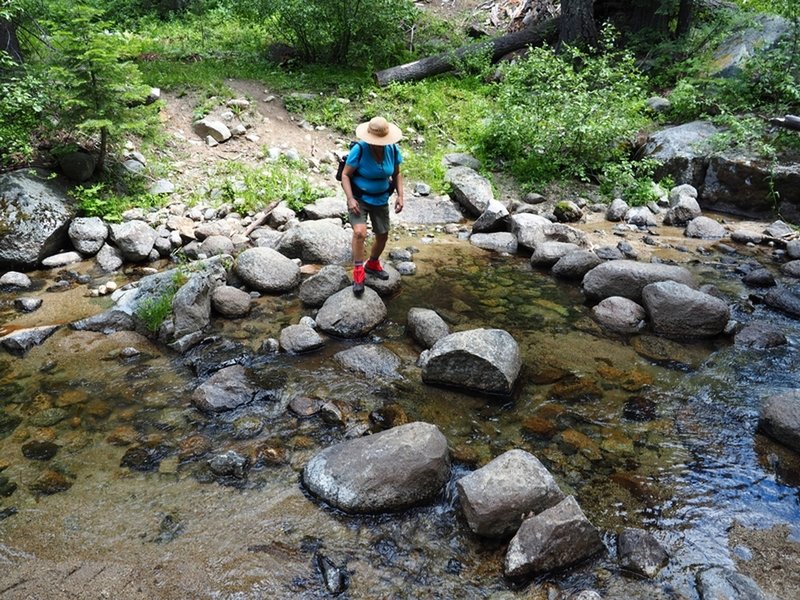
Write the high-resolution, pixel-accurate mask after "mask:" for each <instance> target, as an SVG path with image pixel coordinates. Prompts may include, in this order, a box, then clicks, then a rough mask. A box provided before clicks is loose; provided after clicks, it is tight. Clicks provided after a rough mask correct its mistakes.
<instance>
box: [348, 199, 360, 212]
mask: <svg viewBox="0 0 800 600" xmlns="http://www.w3.org/2000/svg"><path fill="white" fill-rule="evenodd" d="M347 210H349V211H350V212H351V213H353V214H354V215H360V214H361V209H360V208H359V206H358V200H356V199H355V198H350V200H348V201H347Z"/></svg>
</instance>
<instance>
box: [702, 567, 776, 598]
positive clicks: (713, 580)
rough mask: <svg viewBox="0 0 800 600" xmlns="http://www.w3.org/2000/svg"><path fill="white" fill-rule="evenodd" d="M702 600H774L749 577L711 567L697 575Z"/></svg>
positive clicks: (725, 569)
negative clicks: (721, 599)
mask: <svg viewBox="0 0 800 600" xmlns="http://www.w3.org/2000/svg"><path fill="white" fill-rule="evenodd" d="M697 590H698V592H700V600H718V599H720V598H723V599H724V600H774V599H773V598H771V597H770V596H767V595H766V594H765V593H764V592H763V591H762V590H761V588H760V587H758V584H757V583H756V582H755V581H753V580H752V579H750V578H749V577H747V576H745V575H742V574H741V573H737V572H736V571H734V570H733V569H728V568H725V567H711V568H710V569H706V570H704V571H701V572H700V573H698V574H697Z"/></svg>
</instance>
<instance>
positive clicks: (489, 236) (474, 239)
mask: <svg viewBox="0 0 800 600" xmlns="http://www.w3.org/2000/svg"><path fill="white" fill-rule="evenodd" d="M469 243H470V244H472V245H473V246H477V247H478V248H483V249H484V250H492V251H494V252H506V253H508V254H515V253H516V252H517V248H518V243H517V238H516V237H515V236H514V234H513V233H508V232H507V231H498V232H496V233H473V234H472V235H471V236H469Z"/></svg>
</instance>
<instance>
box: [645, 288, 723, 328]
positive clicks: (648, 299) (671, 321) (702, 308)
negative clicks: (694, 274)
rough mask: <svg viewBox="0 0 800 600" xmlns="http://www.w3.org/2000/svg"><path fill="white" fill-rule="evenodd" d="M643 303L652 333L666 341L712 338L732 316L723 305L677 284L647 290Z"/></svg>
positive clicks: (711, 297) (713, 298) (715, 299)
mask: <svg viewBox="0 0 800 600" xmlns="http://www.w3.org/2000/svg"><path fill="white" fill-rule="evenodd" d="M642 300H643V301H644V307H645V309H646V310H647V314H648V315H649V317H650V325H651V327H652V328H653V331H655V332H656V333H659V334H661V335H665V336H667V337H676V338H687V337H689V338H691V337H713V336H715V335H719V334H720V333H722V331H723V330H724V329H725V325H727V323H728V320H729V319H730V316H731V315H730V309H729V308H728V305H727V304H726V303H725V302H724V301H722V300H720V299H719V298H716V297H714V296H711V295H709V294H705V293H703V292H699V291H697V290H694V289H692V288H690V287H689V286H688V285H684V284H682V283H678V282H676V281H659V282H657V283H651V284H649V285H647V286H645V287H644V289H643V290H642Z"/></svg>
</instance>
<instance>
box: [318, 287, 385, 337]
mask: <svg viewBox="0 0 800 600" xmlns="http://www.w3.org/2000/svg"><path fill="white" fill-rule="evenodd" d="M385 318H386V305H385V304H384V303H383V300H381V298H380V296H379V295H378V293H377V292H376V291H375V290H373V289H371V288H365V289H364V293H363V294H362V295H361V296H356V295H355V294H354V293H353V290H352V289H350V288H346V289H343V290H341V291H339V292H337V293H335V294H334V295H333V296H331V297H330V298H328V299H327V300H326V301H325V303H324V304H323V305H322V308H320V309H319V312H318V313H317V317H316V320H317V327H319V329H321V330H322V331H324V332H325V333H329V334H331V335H335V336H338V337H343V338H357V337H362V336H365V335H367V334H368V333H369V332H370V331H372V330H373V329H374V328H375V327H377V326H378V325H380V323H381V322H382V321H383V320H384V319H385Z"/></svg>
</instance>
